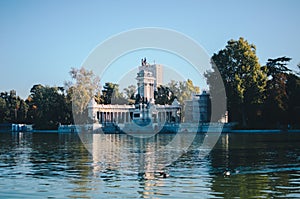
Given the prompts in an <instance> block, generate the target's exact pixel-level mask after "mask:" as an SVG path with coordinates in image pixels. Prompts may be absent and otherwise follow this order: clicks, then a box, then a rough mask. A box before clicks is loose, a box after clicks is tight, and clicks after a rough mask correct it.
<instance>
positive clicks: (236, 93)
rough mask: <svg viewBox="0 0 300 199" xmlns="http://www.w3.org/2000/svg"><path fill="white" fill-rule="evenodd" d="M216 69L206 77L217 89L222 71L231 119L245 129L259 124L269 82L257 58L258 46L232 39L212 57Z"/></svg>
mask: <svg viewBox="0 0 300 199" xmlns="http://www.w3.org/2000/svg"><path fill="white" fill-rule="evenodd" d="M212 67H213V70H212V71H207V72H206V73H205V77H206V78H207V83H208V85H210V87H211V86H212V87H213V84H215V82H216V81H215V78H216V77H217V75H216V71H219V72H220V75H221V77H222V79H223V82H224V86H225V90H226V95H227V104H228V112H229V120H230V121H235V122H239V123H240V124H242V125H243V126H247V125H249V123H250V124H253V123H255V120H257V118H256V116H257V114H258V109H259V107H260V105H261V103H262V102H263V100H264V91H265V87H266V81H267V74H266V71H265V70H264V68H262V67H261V66H260V64H259V62H258V58H257V56H256V47H255V46H254V45H253V44H249V43H248V42H247V41H246V40H244V39H243V38H239V40H237V41H236V40H230V41H228V42H227V45H226V47H225V49H223V50H220V51H219V52H218V53H217V54H214V55H213V56H212ZM210 89H211V88H210Z"/></svg>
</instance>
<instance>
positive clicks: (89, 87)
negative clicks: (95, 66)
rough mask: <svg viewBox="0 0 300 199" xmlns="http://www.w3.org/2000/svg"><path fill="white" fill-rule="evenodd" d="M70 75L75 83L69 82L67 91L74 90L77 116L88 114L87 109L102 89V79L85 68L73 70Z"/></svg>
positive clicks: (74, 108) (74, 111) (74, 109)
mask: <svg viewBox="0 0 300 199" xmlns="http://www.w3.org/2000/svg"><path fill="white" fill-rule="evenodd" d="M70 75H71V77H72V79H73V82H67V83H65V84H66V87H67V89H72V90H71V93H72V107H73V113H74V114H76V115H80V114H83V113H84V112H86V108H87V105H88V103H89V102H90V101H91V99H92V98H93V97H94V96H95V94H96V93H97V92H98V91H99V89H100V79H99V77H97V76H96V75H95V74H94V73H93V71H89V70H87V69H85V68H84V67H81V68H80V69H76V68H72V69H71V71H70Z"/></svg>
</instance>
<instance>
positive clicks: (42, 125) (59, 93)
mask: <svg viewBox="0 0 300 199" xmlns="http://www.w3.org/2000/svg"><path fill="white" fill-rule="evenodd" d="M27 103H28V105H29V107H30V111H28V113H29V115H28V117H29V118H31V121H32V122H33V124H34V128H35V129H57V127H58V125H59V123H65V124H66V123H70V122H71V121H70V120H71V118H70V115H71V113H70V110H69V108H68V105H67V104H66V96H65V93H64V89H63V88H62V87H49V86H43V85H41V84H38V85H34V86H33V87H32V88H31V90H30V96H29V98H28V99H27Z"/></svg>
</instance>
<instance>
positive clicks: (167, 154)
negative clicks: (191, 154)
mask: <svg viewBox="0 0 300 199" xmlns="http://www.w3.org/2000/svg"><path fill="white" fill-rule="evenodd" d="M80 137H81V139H82V141H83V143H84V144H85V146H86V148H87V149H88V150H89V152H90V153H91V154H92V157H93V163H94V165H93V166H94V167H93V168H94V171H95V172H98V171H102V170H105V169H113V170H119V169H123V170H124V169H125V170H129V171H133V172H138V173H139V174H145V175H147V176H149V175H155V174H156V173H161V172H166V169H165V167H166V166H168V165H170V164H172V163H173V162H174V161H176V160H177V159H178V158H179V157H180V156H181V155H182V154H184V153H186V152H188V151H189V150H192V149H196V150H198V151H199V158H201V157H202V156H201V153H200V151H201V150H203V152H204V151H205V150H207V151H208V150H209V148H207V149H204V148H203V147H202V148H201V145H202V144H203V141H204V140H205V137H206V135H205V134H195V133H185V134H180V133H178V134H156V135H154V136H152V137H145V138H141V137H134V136H131V135H127V134H102V133H98V134H95V133H86V132H84V133H82V134H80Z"/></svg>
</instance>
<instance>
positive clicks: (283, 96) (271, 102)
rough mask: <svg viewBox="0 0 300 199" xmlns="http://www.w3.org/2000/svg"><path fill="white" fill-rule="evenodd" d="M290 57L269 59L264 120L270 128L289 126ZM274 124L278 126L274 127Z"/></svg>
mask: <svg viewBox="0 0 300 199" xmlns="http://www.w3.org/2000/svg"><path fill="white" fill-rule="evenodd" d="M290 60H291V58H289V57H279V58H276V59H268V62H267V64H266V66H265V67H266V69H267V75H268V81H267V86H266V100H265V102H264V106H263V108H264V109H263V120H264V122H265V123H266V124H269V126H270V127H280V126H281V125H282V124H285V125H286V124H287V122H288V121H287V117H288V113H287V110H288V100H289V99H288V92H287V81H288V76H289V73H290V72H291V70H290V69H288V68H287V64H288V62H289V61H290ZM274 124H276V125H275V126H274Z"/></svg>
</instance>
